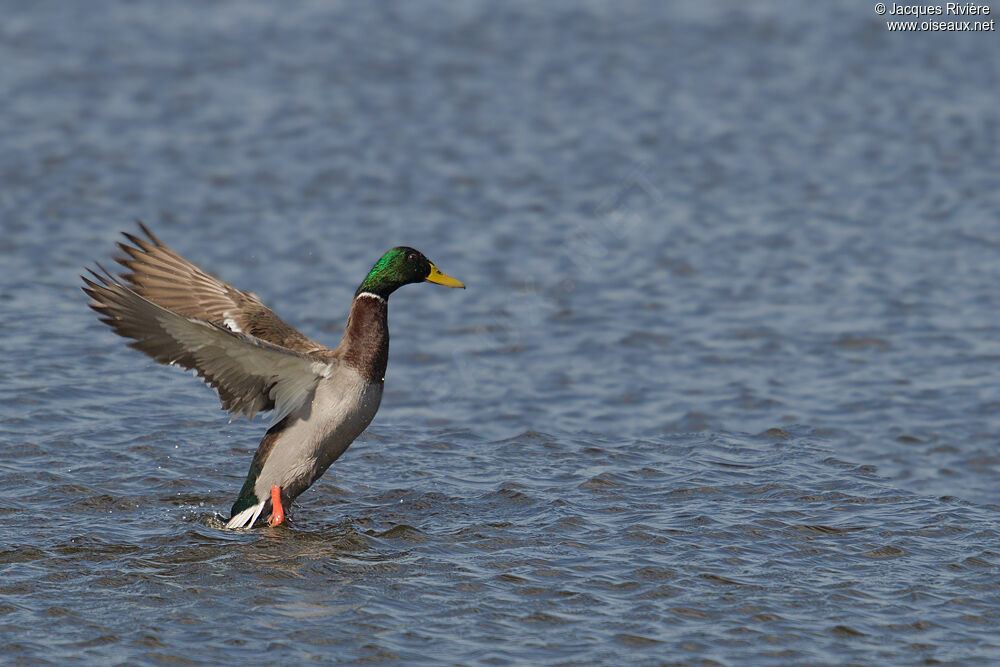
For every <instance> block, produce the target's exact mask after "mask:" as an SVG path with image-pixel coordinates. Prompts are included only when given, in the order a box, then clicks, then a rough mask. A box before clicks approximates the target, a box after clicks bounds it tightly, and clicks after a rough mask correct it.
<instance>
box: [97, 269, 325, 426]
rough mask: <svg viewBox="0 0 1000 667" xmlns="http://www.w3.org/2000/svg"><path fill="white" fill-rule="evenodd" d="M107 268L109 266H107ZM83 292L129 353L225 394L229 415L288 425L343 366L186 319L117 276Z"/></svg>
mask: <svg viewBox="0 0 1000 667" xmlns="http://www.w3.org/2000/svg"><path fill="white" fill-rule="evenodd" d="M102 268H103V267H102ZM91 274H92V277H93V278H94V279H93V280H91V279H89V278H87V277H83V281H84V283H85V284H86V285H85V286H84V287H83V291H84V292H86V294H87V295H88V296H89V297H90V299H91V301H90V307H91V308H93V309H94V310H96V311H97V312H98V313H100V314H101V315H102V316H103V317H101V321H102V322H104V323H105V324H107V325H108V326H110V327H111V328H112V330H114V332H115V333H116V334H118V335H119V336H124V337H126V338H131V339H132V342H131V343H129V347H133V348H135V349H137V350H139V351H140V352H143V353H145V354H147V355H149V356H150V357H152V358H153V359H155V360H156V361H158V362H160V363H162V364H172V365H176V366H180V367H181V368H185V369H188V370H193V371H194V372H195V374H196V375H197V376H198V377H200V378H201V379H202V380H204V381H205V383H206V384H208V385H209V386H211V387H212V388H213V389H215V390H216V391H217V392H218V393H219V398H220V399H221V400H222V407H223V409H224V410H227V411H228V412H231V413H232V414H233V415H234V416H235V415H237V414H240V413H242V414H244V415H246V416H247V418H252V417H253V416H254V415H255V414H257V413H258V412H261V411H264V410H271V409H274V422H275V423H277V422H279V421H281V419H283V418H284V417H285V416H286V415H288V414H289V413H291V412H293V411H294V410H296V409H297V408H299V407H300V406H303V405H304V404H305V403H306V402H307V401H310V400H312V394H313V392H314V390H315V389H316V385H317V384H318V383H319V381H320V379H321V378H324V377H329V376H330V375H331V374H332V373H333V371H334V367H335V365H336V364H337V363H339V362H338V361H337V359H336V357H334V356H333V354H332V353H331V352H329V351H326V352H325V353H314V354H313V355H306V354H303V353H301V352H297V351H295V350H291V349H288V348H286V347H281V346H280V345H275V344H273V343H270V342H268V341H266V340H262V339H260V338H257V337H255V336H251V335H249V334H246V333H242V332H238V331H231V330H229V329H226V328H224V327H221V326H219V325H217V324H214V323H212V322H207V321H205V320H203V319H200V318H196V317H185V316H184V315H181V314H179V313H176V312H173V311H171V310H168V309H166V308H164V307H162V306H160V305H158V304H156V303H153V302H152V301H151V300H149V299H147V298H145V297H143V296H142V295H140V294H139V293H137V292H136V291H135V290H133V289H132V288H130V287H128V286H126V285H124V284H122V283H121V282H119V281H118V280H116V279H115V278H114V276H112V275H111V274H110V273H107V272H106V271H105V274H104V275H101V274H98V273H96V272H94V271H91Z"/></svg>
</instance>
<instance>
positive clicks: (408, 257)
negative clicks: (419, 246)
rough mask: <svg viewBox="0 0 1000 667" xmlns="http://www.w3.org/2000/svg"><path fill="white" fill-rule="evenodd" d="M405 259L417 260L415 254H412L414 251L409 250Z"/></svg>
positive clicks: (409, 260)
mask: <svg viewBox="0 0 1000 667" xmlns="http://www.w3.org/2000/svg"><path fill="white" fill-rule="evenodd" d="M406 261H407V262H415V261H417V256H416V254H414V253H412V252H411V253H410V254H409V255H407V256H406Z"/></svg>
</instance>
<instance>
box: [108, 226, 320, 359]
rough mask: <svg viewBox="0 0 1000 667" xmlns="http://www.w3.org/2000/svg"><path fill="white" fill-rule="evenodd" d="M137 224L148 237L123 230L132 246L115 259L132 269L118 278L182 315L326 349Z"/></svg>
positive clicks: (303, 348) (305, 349)
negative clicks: (143, 237) (144, 237)
mask: <svg viewBox="0 0 1000 667" xmlns="http://www.w3.org/2000/svg"><path fill="white" fill-rule="evenodd" d="M139 227H140V228H141V229H142V231H143V232H144V233H145V234H146V236H147V237H149V240H148V241H147V240H146V239H142V238H139V237H138V236H135V235H134V234H129V233H128V232H125V233H124V236H125V238H126V239H128V240H129V241H130V242H131V243H132V245H129V244H127V243H119V244H118V247H119V248H121V250H122V252H124V253H125V254H124V255H121V256H119V257H116V258H115V260H116V261H117V262H118V263H119V264H121V265H122V266H124V267H125V268H126V269H128V272H127V273H122V274H121V276H120V277H121V278H122V280H123V281H124V283H125V284H126V285H128V286H129V287H130V288H131V289H132V291H133V292H135V293H136V294H138V295H139V296H141V297H143V298H145V299H147V300H148V301H152V302H153V303H155V304H157V305H158V306H161V307H163V308H166V309H167V310H169V311H172V312H174V313H178V314H179V315H183V316H185V317H193V318H195V319H198V320H205V321H206V322H211V323H212V324H216V325H218V326H221V327H225V328H226V329H229V330H230V331H235V332H242V333H245V334H249V335H251V336H254V337H255V338H259V339H261V340H264V341H267V342H269V343H274V344H275V345H280V346H281V347H285V348H288V349H289V350H294V351H296V352H301V353H303V354H308V353H310V352H314V351H317V350H323V349H325V347H324V346H322V345H320V344H319V343H317V342H315V341H313V340H310V339H309V338H307V337H306V336H304V335H303V334H302V333H301V332H299V331H298V330H296V329H295V328H294V327H293V326H291V325H290V324H288V323H287V322H285V321H284V320H283V319H281V318H280V317H278V316H277V315H275V314H274V312H272V311H271V310H270V309H269V308H267V306H265V305H264V304H263V303H261V302H260V299H258V298H257V296H256V295H254V294H252V293H250V292H244V291H242V290H238V289H236V288H235V287H233V286H232V285H230V284H228V283H225V282H223V281H221V280H219V279H218V278H216V277H215V276H212V275H210V274H208V273H205V272H204V271H202V270H201V269H199V268H198V267H197V266H195V265H194V264H192V263H191V262H189V261H187V260H186V259H184V258H183V257H181V256H180V255H178V254H177V253H176V252H174V251H173V250H171V249H170V248H168V247H167V246H166V245H164V243H163V242H162V241H160V239H158V238H156V236H154V235H153V233H152V232H151V231H149V229H148V228H147V227H146V226H145V225H144V224H142V223H141V222H140V223H139Z"/></svg>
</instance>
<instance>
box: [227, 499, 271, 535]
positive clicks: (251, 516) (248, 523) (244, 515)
mask: <svg viewBox="0 0 1000 667" xmlns="http://www.w3.org/2000/svg"><path fill="white" fill-rule="evenodd" d="M266 504H267V501H266V500H262V501H260V502H259V503H257V504H256V505H251V506H250V507H247V508H246V509H245V510H243V511H242V512H239V513H237V514H234V515H233V516H232V518H231V519H229V521H228V522H227V523H226V528H230V529H235V528H253V525H254V523H256V522H257V518H258V517H260V513H261V512H263V511H264V505H266Z"/></svg>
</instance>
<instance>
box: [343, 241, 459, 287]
mask: <svg viewBox="0 0 1000 667" xmlns="http://www.w3.org/2000/svg"><path fill="white" fill-rule="evenodd" d="M425 281H426V282H429V283H437V284H438V285H444V286H445V287H461V288H463V289H464V288H465V285H463V284H462V283H461V282H459V281H457V280H455V279H454V278H452V277H451V276H448V275H445V274H444V273H441V271H440V270H439V269H438V268H437V267H436V266H434V265H433V264H432V263H431V261H430V260H429V259H427V258H426V257H424V255H423V253H421V252H420V251H418V250H414V249H413V248H407V247H405V246H400V247H398V248H393V249H392V250H390V251H389V252H387V253H385V254H384V255H382V258H381V259H379V261H377V262H375V266H373V267H372V270H371V271H369V272H368V277H367V278H365V280H364V282H363V283H361V286H360V287H359V288H358V291H357V292H355V293H354V296H357V295H358V294H361V293H362V292H370V293H372V294H377V295H379V296H380V297H382V298H383V299H388V298H389V295H390V294H392V293H393V292H395V291H396V290H397V289H399V288H400V287H402V286H403V285H409V284H410V283H422V282H425Z"/></svg>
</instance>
